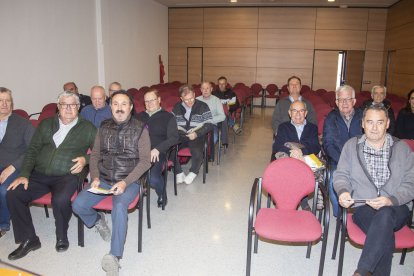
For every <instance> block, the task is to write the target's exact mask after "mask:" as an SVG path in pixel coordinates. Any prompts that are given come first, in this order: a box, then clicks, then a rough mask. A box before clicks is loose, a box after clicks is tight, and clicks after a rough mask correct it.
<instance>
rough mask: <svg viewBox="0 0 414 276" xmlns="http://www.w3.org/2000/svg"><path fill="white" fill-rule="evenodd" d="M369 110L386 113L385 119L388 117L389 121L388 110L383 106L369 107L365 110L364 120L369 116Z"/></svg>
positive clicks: (374, 105)
mask: <svg viewBox="0 0 414 276" xmlns="http://www.w3.org/2000/svg"><path fill="white" fill-rule="evenodd" d="M368 110H375V111H382V112H384V113H385V117H387V120H389V119H390V118H389V116H388V110H387V108H386V107H385V106H384V105H383V104H373V105H369V106H367V107H366V108H365V109H364V112H363V113H362V120H364V119H365V115H366V114H367V112H368Z"/></svg>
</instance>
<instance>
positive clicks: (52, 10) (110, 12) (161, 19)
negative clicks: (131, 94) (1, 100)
mask: <svg viewBox="0 0 414 276" xmlns="http://www.w3.org/2000/svg"><path fill="white" fill-rule="evenodd" d="M96 1H98V2H99V3H101V6H102V14H101V16H102V36H103V42H104V44H103V50H104V54H103V58H104V67H103V66H102V67H103V68H102V67H101V69H104V70H105V71H104V74H103V75H104V76H105V82H106V84H105V83H100V84H101V85H105V86H107V84H108V83H109V82H111V81H113V80H117V81H120V82H121V83H122V84H123V85H124V86H125V87H126V88H130V87H137V86H141V85H144V84H153V83H157V82H158V54H162V55H163V58H164V61H167V56H168V9H167V7H164V6H162V5H160V4H158V3H154V2H153V1H152V0H120V1H116V0H96ZM95 4H96V2H95V1H93V0H87V1H85V0H71V1H65V0H38V1H32V0H19V1H14V0H0V10H1V11H2V13H1V16H0V34H1V37H2V39H1V42H0V86H4V87H7V88H9V89H11V90H12V91H13V97H14V101H15V108H21V109H25V110H26V111H28V112H29V113H34V112H39V111H40V110H41V108H42V107H43V106H44V105H45V104H46V103H49V102H55V101H56V96H57V95H58V94H59V93H60V92H61V91H62V85H63V83H65V82H67V81H75V82H76V84H77V86H78V87H79V90H80V92H81V93H84V94H89V89H90V87H92V86H93V85H95V84H97V83H98V82H99V78H98V69H99V68H98V57H97V56H98V55H97V40H96V38H97V35H96V30H97V29H98V30H99V28H97V26H96V20H95V18H96V17H95V14H96V5H95ZM98 13H100V11H99V10H98ZM165 68H168V64H165Z"/></svg>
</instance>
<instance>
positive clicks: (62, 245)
mask: <svg viewBox="0 0 414 276" xmlns="http://www.w3.org/2000/svg"><path fill="white" fill-rule="evenodd" d="M55 248H56V251H57V252H64V251H66V250H68V248H69V242H68V240H63V239H59V240H58V241H57V242H56V246H55Z"/></svg>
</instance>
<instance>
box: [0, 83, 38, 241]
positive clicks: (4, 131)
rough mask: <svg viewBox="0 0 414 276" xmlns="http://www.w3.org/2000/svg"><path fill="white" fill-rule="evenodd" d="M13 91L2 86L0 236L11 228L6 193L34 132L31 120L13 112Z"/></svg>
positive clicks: (0, 91) (0, 100)
mask: <svg viewBox="0 0 414 276" xmlns="http://www.w3.org/2000/svg"><path fill="white" fill-rule="evenodd" d="M12 110H13V97H12V92H11V91H10V90H9V89H7V88H5V87H0V152H1V154H0V238H1V237H2V236H4V235H5V234H6V232H7V231H9V230H10V213H9V208H8V207H7V201H6V193H7V188H8V187H9V185H10V183H12V182H13V181H14V180H15V179H16V178H17V176H18V175H19V173H20V168H21V166H22V163H23V158H24V154H25V153H26V150H27V147H28V146H29V143H30V140H31V139H32V136H33V133H34V127H33V126H32V124H31V123H30V121H29V120H26V119H24V118H22V117H20V116H19V115H17V114H14V113H12Z"/></svg>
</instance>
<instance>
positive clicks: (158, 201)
mask: <svg viewBox="0 0 414 276" xmlns="http://www.w3.org/2000/svg"><path fill="white" fill-rule="evenodd" d="M167 203H168V198H167V197H165V204H164V207H165V206H167ZM157 204H158V208H161V207H162V204H163V200H162V196H159V197H158V200H157Z"/></svg>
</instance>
